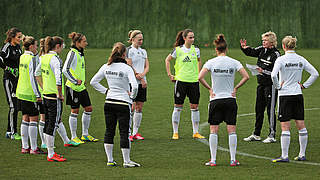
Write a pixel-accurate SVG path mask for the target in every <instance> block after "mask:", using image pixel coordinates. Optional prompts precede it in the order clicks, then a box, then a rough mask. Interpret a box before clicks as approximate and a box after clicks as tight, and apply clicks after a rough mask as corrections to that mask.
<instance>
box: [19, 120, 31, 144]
mask: <svg viewBox="0 0 320 180" xmlns="http://www.w3.org/2000/svg"><path fill="white" fill-rule="evenodd" d="M21 142H22V148H23V149H29V122H27V121H24V120H22V122H21Z"/></svg>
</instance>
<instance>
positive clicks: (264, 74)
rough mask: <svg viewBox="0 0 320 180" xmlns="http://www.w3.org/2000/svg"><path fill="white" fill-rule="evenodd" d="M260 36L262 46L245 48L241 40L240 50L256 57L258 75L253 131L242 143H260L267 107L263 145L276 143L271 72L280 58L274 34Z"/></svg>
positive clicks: (273, 88) (273, 91)
mask: <svg viewBox="0 0 320 180" xmlns="http://www.w3.org/2000/svg"><path fill="white" fill-rule="evenodd" d="M261 36H262V46H259V47H256V48H252V47H249V46H247V41H246V40H245V39H241V40H240V43H241V50H242V51H243V53H244V54H245V55H247V56H252V57H258V61H257V66H258V67H259V68H258V69H257V70H258V71H259V73H260V74H258V75H257V80H258V86H257V97H256V107H255V111H256V123H255V130H254V132H253V134H252V135H250V136H249V137H247V138H244V139H243V140H244V141H260V140H261V137H260V134H261V129H262V125H263V118H264V111H265V109H266V107H267V113H268V119H269V125H270V128H269V135H268V137H267V138H266V139H265V140H263V141H262V142H263V143H274V142H276V139H275V134H276V115H275V107H276V97H277V91H276V90H275V87H274V86H273V85H272V81H271V77H270V74H271V71H272V68H273V65H274V62H275V61H276V59H277V58H278V57H279V56H280V53H279V51H278V49H277V48H276V47H277V36H276V34H275V33H274V32H271V31H269V32H266V33H264V34H262V35H261Z"/></svg>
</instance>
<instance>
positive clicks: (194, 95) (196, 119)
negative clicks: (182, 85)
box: [187, 82, 205, 139]
mask: <svg viewBox="0 0 320 180" xmlns="http://www.w3.org/2000/svg"><path fill="white" fill-rule="evenodd" d="M187 96H188V98H189V101H190V111H191V121H192V129H193V136H192V137H193V138H198V139H204V138H205V137H204V136H201V135H200V134H199V124H200V112H199V109H198V105H199V100H200V89H199V82H196V83H189V84H188V88H187Z"/></svg>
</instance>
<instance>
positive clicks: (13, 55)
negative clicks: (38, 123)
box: [0, 27, 22, 140]
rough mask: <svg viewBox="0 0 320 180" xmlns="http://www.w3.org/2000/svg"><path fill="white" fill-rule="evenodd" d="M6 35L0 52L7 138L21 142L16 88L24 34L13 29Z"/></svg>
mask: <svg viewBox="0 0 320 180" xmlns="http://www.w3.org/2000/svg"><path fill="white" fill-rule="evenodd" d="M6 34H7V38H6V40H5V41H4V43H5V44H4V46H3V47H2V49H1V52H0V67H1V68H2V69H3V70H4V73H3V87H4V91H5V93H6V97H7V102H8V105H9V113H8V127H7V132H6V138H11V139H16V140H19V139H21V136H20V135H19V134H18V132H17V118H18V109H17V98H16V88H17V83H18V75H19V71H18V70H19V60H20V56H21V54H22V51H21V48H20V41H21V39H22V32H21V31H20V30H19V29H17V28H15V27H13V28H11V29H9V30H8V31H7V33H6Z"/></svg>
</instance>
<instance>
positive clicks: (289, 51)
mask: <svg viewBox="0 0 320 180" xmlns="http://www.w3.org/2000/svg"><path fill="white" fill-rule="evenodd" d="M287 53H295V51H294V50H288V51H286V54H287Z"/></svg>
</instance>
